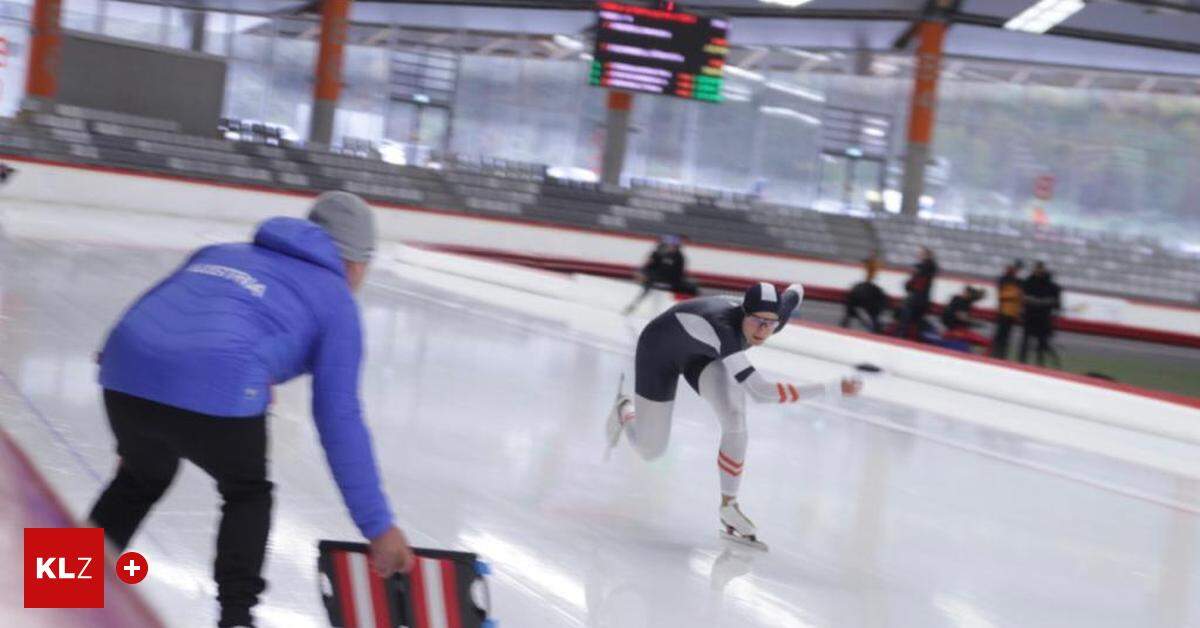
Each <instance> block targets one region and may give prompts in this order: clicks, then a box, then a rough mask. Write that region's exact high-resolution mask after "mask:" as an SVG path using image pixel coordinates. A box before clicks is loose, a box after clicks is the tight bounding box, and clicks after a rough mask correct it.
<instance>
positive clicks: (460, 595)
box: [317, 541, 495, 628]
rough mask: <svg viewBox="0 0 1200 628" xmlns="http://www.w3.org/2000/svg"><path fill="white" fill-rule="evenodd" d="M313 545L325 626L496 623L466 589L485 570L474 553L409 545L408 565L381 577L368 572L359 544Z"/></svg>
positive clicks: (472, 627) (461, 627)
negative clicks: (327, 623)
mask: <svg viewBox="0 0 1200 628" xmlns="http://www.w3.org/2000/svg"><path fill="white" fill-rule="evenodd" d="M318 549H319V551H320V558H319V559H318V565H317V568H318V571H319V572H320V579H321V584H322V591H321V593H322V597H323V598H324V602H325V608H326V610H327V611H328V613H329V620H330V624H331V625H333V626H335V627H336V628H401V627H404V628H489V627H490V626H494V625H495V622H493V621H492V620H490V619H488V617H487V615H488V611H487V610H486V609H483V608H480V607H479V605H478V604H477V603H476V600H475V599H474V597H473V596H472V593H471V590H472V587H474V586H475V583H476V582H477V581H482V580H483V576H484V575H485V574H486V573H487V568H486V566H485V565H484V564H483V563H482V562H480V561H479V560H478V558H477V557H476V555H475V554H471V553H467V552H449V551H442V550H431V549H422V548H416V547H414V548H413V553H414V554H416V557H417V562H416V564H415V565H414V566H413V568H412V569H411V570H410V571H409V572H408V573H407V574H405V575H395V576H392V577H391V578H386V579H385V578H379V577H377V576H376V575H375V574H373V573H371V569H370V566H369V564H368V562H367V555H368V546H367V545H366V544H364V543H340V542H336V541H321V542H320V544H319V545H318ZM484 590H485V591H486V588H484ZM487 604H489V602H485V605H487Z"/></svg>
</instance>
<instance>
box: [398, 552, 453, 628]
mask: <svg viewBox="0 0 1200 628" xmlns="http://www.w3.org/2000/svg"><path fill="white" fill-rule="evenodd" d="M456 573H457V572H456V570H455V567H454V563H453V562H451V561H449V560H439V559H435V558H419V557H418V558H417V564H416V566H415V567H413V570H412V571H411V572H409V574H408V582H409V594H410V595H411V596H412V607H413V614H414V617H413V618H412V621H413V625H412V628H462V619H461V618H460V616H459V615H460V613H461V612H462V607H461V606H460V605H459V601H458V582H457V578H456V577H455V574H456Z"/></svg>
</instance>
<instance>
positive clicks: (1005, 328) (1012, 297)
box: [991, 260, 1025, 360]
mask: <svg viewBox="0 0 1200 628" xmlns="http://www.w3.org/2000/svg"><path fill="white" fill-rule="evenodd" d="M1023 266H1024V264H1022V263H1021V260H1015V261H1013V263H1012V264H1009V265H1008V268H1005V269H1004V274H1003V275H1001V276H1000V279H998V280H996V299H997V300H998V301H999V306H998V307H997V311H996V333H995V335H993V336H992V351H991V356H992V357H994V358H1000V359H1001V360H1007V359H1008V338H1009V335H1011V333H1012V328H1013V325H1015V324H1016V323H1017V320H1019V319H1020V318H1021V308H1022V307H1023V301H1024V294H1025V291H1024V290H1023V289H1022V288H1021V278H1020V277H1018V276H1017V273H1019V272H1021V268H1022V267H1023Z"/></svg>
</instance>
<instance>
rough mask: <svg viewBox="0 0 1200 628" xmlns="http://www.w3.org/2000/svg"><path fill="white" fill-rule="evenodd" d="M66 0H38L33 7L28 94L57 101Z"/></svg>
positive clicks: (26, 89) (28, 95) (26, 85)
mask: <svg viewBox="0 0 1200 628" xmlns="http://www.w3.org/2000/svg"><path fill="white" fill-rule="evenodd" d="M61 16H62V0H37V3H36V4H34V6H33V36H32V41H31V42H30V45H29V73H28V75H26V77H25V96H26V98H31V99H35V100H42V101H53V100H54V98H55V96H57V95H58V61H59V57H60V47H61V45H62V26H61Z"/></svg>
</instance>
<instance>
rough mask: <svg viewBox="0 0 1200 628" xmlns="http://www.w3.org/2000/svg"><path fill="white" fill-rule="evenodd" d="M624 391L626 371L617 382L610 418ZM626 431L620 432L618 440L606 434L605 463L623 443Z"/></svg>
mask: <svg viewBox="0 0 1200 628" xmlns="http://www.w3.org/2000/svg"><path fill="white" fill-rule="evenodd" d="M623 390H625V372H624V371H622V372H621V379H619V380H617V396H616V397H615V398H614V399H613V409H612V411H611V412H610V413H609V418H612V412H616V411H617V407H616V405H617V399H620V398H621V391H623ZM607 423H608V421H607V419H606V420H605V425H606V426H607ZM624 431H625V430H624V429H622V430H621V431H620V432H617V438H616V439H615V440H614V439H612V438H609V436H608V433H607V432H605V434H604V438H605V443H604V444H605V445H606V447H605V449H604V462H608V460H609V458H612V452H613V450H614V449H616V448H617V445H619V444H620V443H621V432H624Z"/></svg>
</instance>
